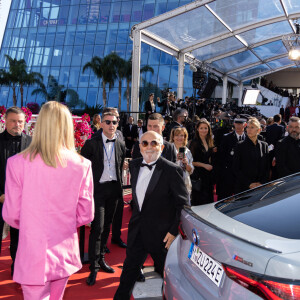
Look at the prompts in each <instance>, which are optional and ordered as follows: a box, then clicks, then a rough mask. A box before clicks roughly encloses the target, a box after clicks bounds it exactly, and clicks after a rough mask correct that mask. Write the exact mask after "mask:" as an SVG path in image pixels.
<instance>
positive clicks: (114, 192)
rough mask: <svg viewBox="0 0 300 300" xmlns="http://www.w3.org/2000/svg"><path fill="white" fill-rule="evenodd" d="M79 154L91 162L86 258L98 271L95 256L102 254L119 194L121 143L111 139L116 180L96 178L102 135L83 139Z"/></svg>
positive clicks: (99, 171)
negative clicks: (90, 217) (91, 194)
mask: <svg viewBox="0 0 300 300" xmlns="http://www.w3.org/2000/svg"><path fill="white" fill-rule="evenodd" d="M81 154H82V155H83V156H84V157H85V158H87V159H89V160H90V161H91V162H92V171H93V179H94V200H95V217H94V220H93V221H92V226H91V232H90V238H89V260H90V263H91V265H90V270H91V271H98V270H99V268H100V266H99V260H100V259H101V258H103V257H104V255H105V247H106V243H107V239H108V236H109V231H110V225H111V223H112V219H113V215H114V212H115V209H116V205H117V201H118V199H120V198H121V197H122V180H121V179H122V168H123V163H124V159H125V145H124V143H123V142H121V141H120V140H118V139H116V141H115V143H114V157H115V170H116V176H117V180H116V181H106V182H105V183H100V182H99V181H100V178H101V176H102V173H103V170H104V148H103V140H102V135H97V136H95V137H93V138H92V139H90V140H87V141H86V142H85V144H84V146H83V147H82V149H81Z"/></svg>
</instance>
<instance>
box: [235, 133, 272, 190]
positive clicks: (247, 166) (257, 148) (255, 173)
mask: <svg viewBox="0 0 300 300" xmlns="http://www.w3.org/2000/svg"><path fill="white" fill-rule="evenodd" d="M269 171H270V161H269V151H268V144H267V143H266V142H262V141H260V140H257V144H256V145H254V143H253V142H252V141H251V140H250V139H249V138H248V137H246V139H245V140H244V141H242V142H238V143H237V145H236V147H235V150H234V156H233V172H234V175H235V178H236V180H235V192H236V193H240V192H243V191H246V190H248V189H250V184H251V183H253V182H260V183H266V182H268V180H269Z"/></svg>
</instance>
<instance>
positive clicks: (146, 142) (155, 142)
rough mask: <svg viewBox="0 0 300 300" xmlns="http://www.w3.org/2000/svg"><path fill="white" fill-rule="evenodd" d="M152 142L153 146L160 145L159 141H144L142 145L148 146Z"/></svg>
mask: <svg viewBox="0 0 300 300" xmlns="http://www.w3.org/2000/svg"><path fill="white" fill-rule="evenodd" d="M149 144H150V146H151V147H157V146H158V145H159V143H158V142H157V141H151V142H150V143H149V142H148V141H142V142H141V145H142V146H143V147H148V145H149Z"/></svg>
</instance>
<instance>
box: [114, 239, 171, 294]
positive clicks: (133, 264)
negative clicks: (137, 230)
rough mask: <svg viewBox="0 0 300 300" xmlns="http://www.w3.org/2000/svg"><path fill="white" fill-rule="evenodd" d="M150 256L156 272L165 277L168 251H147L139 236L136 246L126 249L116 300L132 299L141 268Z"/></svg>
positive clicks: (163, 249)
mask: <svg viewBox="0 0 300 300" xmlns="http://www.w3.org/2000/svg"><path fill="white" fill-rule="evenodd" d="M148 254H150V255H151V257H152V259H153V261H154V267H155V271H156V272H158V273H159V274H160V275H161V276H162V277H163V271H164V265H165V260H166V256H167V249H165V248H162V249H161V251H158V252H152V251H147V249H146V248H145V247H144V245H143V241H142V236H141V234H138V236H137V237H136V240H135V242H134V244H133V245H132V246H130V247H127V249H126V259H125V261H124V265H123V271H122V274H121V277H120V285H119V287H118V289H117V291H116V294H115V296H114V300H129V299H130V296H131V294H132V290H133V287H134V284H135V282H136V280H137V278H138V276H139V274H140V273H141V267H142V265H143V263H144V262H145V260H146V258H147V255H148Z"/></svg>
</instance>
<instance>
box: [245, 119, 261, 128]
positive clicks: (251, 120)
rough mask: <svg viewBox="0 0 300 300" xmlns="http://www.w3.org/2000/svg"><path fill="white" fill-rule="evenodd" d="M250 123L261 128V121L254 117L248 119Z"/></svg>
mask: <svg viewBox="0 0 300 300" xmlns="http://www.w3.org/2000/svg"><path fill="white" fill-rule="evenodd" d="M249 124H251V125H254V126H256V127H257V128H258V129H260V128H261V125H260V123H259V121H258V120H257V119H256V118H254V117H252V118H249V119H248V122H247V125H249Z"/></svg>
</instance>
